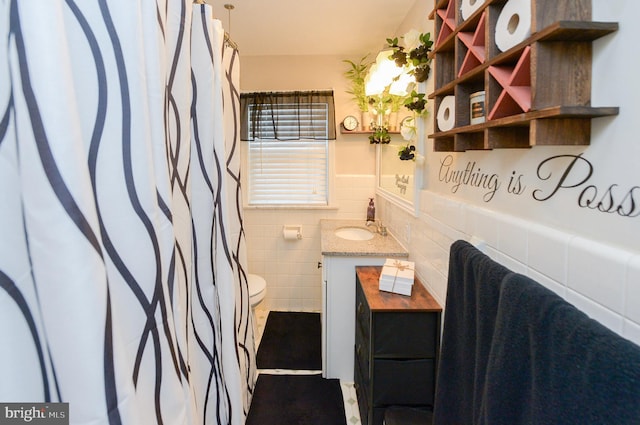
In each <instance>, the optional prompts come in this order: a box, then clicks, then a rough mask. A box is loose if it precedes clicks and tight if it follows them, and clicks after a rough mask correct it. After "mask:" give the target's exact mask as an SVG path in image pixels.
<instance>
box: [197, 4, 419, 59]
mask: <svg viewBox="0 0 640 425" xmlns="http://www.w3.org/2000/svg"><path fill="white" fill-rule="evenodd" d="M417 1H425V0H417ZM206 2H207V3H209V4H211V5H213V15H214V17H215V18H217V19H220V20H221V21H222V25H223V26H224V28H225V30H226V31H227V32H228V33H229V34H230V36H231V39H233V40H234V41H235V42H236V44H238V49H239V50H240V54H241V55H243V56H260V55H342V56H360V55H362V56H364V55H365V54H366V53H370V52H376V51H378V50H380V49H381V48H382V47H383V46H384V44H385V40H386V39H387V38H388V37H391V36H394V35H395V33H396V30H397V29H398V27H399V26H400V24H401V23H402V21H403V20H404V19H405V17H406V16H407V13H408V12H409V10H410V9H411V7H412V6H413V4H414V3H415V2H416V0H206ZM225 4H232V5H233V6H234V9H233V10H231V12H230V13H231V16H230V19H229V11H228V10H227V9H225V7H224V5H225ZM229 21H230V22H229Z"/></svg>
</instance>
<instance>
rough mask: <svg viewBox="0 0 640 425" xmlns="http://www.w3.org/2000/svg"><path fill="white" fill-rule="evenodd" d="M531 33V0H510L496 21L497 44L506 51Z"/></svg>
mask: <svg viewBox="0 0 640 425" xmlns="http://www.w3.org/2000/svg"><path fill="white" fill-rule="evenodd" d="M530 35H531V0H509V1H508V2H506V3H505V4H504V7H503V8H502V11H501V12H500V15H499V16H498V21H497V22H496V33H495V40H496V46H498V49H500V50H501V51H503V52H504V51H506V50H509V49H510V48H512V47H513V46H515V45H516V44H518V43H522V42H523V41H524V40H526V38H527V37H529V36H530Z"/></svg>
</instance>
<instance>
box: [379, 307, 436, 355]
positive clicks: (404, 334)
mask: <svg viewBox="0 0 640 425" xmlns="http://www.w3.org/2000/svg"><path fill="white" fill-rule="evenodd" d="M438 328H439V326H438V314H437V313H427V312H423V313H377V314H374V316H373V332H372V335H373V342H372V344H373V345H372V349H373V355H374V356H388V357H405V358H406V357H412V358H421V357H430V358H433V357H435V356H436V347H437V343H438V340H437V337H438V336H437V334H436V332H437V329H438Z"/></svg>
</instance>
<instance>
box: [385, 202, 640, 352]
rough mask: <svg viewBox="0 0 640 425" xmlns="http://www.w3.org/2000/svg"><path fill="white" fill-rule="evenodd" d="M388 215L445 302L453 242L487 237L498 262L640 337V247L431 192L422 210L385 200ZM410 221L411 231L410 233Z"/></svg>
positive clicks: (638, 340) (395, 232)
mask: <svg viewBox="0 0 640 425" xmlns="http://www.w3.org/2000/svg"><path fill="white" fill-rule="evenodd" d="M378 204H379V206H380V210H381V213H382V219H383V220H384V221H385V222H386V224H387V227H388V228H389V229H390V231H391V233H392V234H393V235H394V236H396V237H397V238H398V239H399V240H400V242H401V243H403V244H404V245H405V246H406V247H407V248H408V249H409V252H410V258H411V259H412V261H415V262H416V272H417V274H418V276H419V277H420V278H421V279H422V281H423V282H425V285H426V286H427V288H428V289H429V290H430V291H431V292H432V294H433V295H434V296H435V297H436V298H437V299H438V301H439V302H440V303H441V304H442V305H444V301H445V298H446V285H447V273H448V258H449V257H448V255H449V247H450V246H451V243H453V242H454V241H455V240H456V239H465V240H468V241H470V240H472V238H473V239H474V240H482V241H483V242H484V243H485V244H486V245H485V246H484V248H483V251H484V252H485V253H486V254H487V255H489V256H490V257H491V258H493V259H494V260H495V261H498V262H499V263H501V264H503V265H505V266H506V267H508V268H510V269H511V270H513V271H515V272H518V273H522V274H524V275H527V276H529V277H531V278H532V279H534V280H536V281H537V282H539V283H540V284H542V285H544V286H546V287H547V288H549V289H550V290H552V291H554V292H556V293H557V294H559V295H560V296H562V297H564V298H565V299H567V300H568V301H569V302H571V303H572V304H574V305H575V306H576V307H578V308H579V309H581V310H582V311H584V312H585V313H586V314H588V315H589V316H590V317H592V318H594V319H596V320H598V321H600V322H601V323H602V324H604V325H605V326H607V327H609V328H610V329H612V330H613V331H615V332H617V333H619V334H621V335H623V336H624V337H626V338H628V339H630V340H632V341H634V342H635V343H636V344H640V313H638V312H640V252H630V251H627V250H624V249H620V248H618V247H615V246H611V245H607V244H604V243H600V242H598V241H594V240H589V239H585V238H583V237H581V236H580V235H573V234H569V233H566V232H564V231H563V230H560V229H553V228H550V227H545V226H542V225H539V224H537V223H534V222H530V221H526V220H521V219H518V218H515V217H513V216H510V215H506V214H502V213H498V212H495V211H491V210H488V209H484V208H480V207H477V206H474V205H471V204H468V203H464V202H460V201H458V200H456V199H452V198H448V197H444V196H441V195H439V194H436V193H433V192H428V191H423V192H422V194H421V200H420V205H421V211H420V214H419V217H414V216H412V215H411V214H408V213H407V212H406V211H404V210H402V209H401V208H398V207H396V206H395V205H394V204H392V203H390V202H385V201H383V200H379V201H378ZM407 226H410V228H411V230H410V232H409V233H410V235H411V236H410V238H406V237H405V236H404V235H406V234H407V230H406V229H407Z"/></svg>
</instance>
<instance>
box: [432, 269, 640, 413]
mask: <svg viewBox="0 0 640 425" xmlns="http://www.w3.org/2000/svg"><path fill="white" fill-rule="evenodd" d="M501 286H502V287H501V292H500V302H499V307H498V316H497V319H496V329H495V333H494V335H493V343H492V347H491V352H490V355H489V362H488V365H487V375H486V381H485V388H484V391H483V394H482V398H483V402H482V411H481V416H480V420H479V421H478V422H472V421H463V422H460V423H461V424H462V423H464V424H471V423H479V424H491V425H500V424H505V425H507V424H508V425H516V424H531V425H542V424H562V425H572V424H575V425H591V424H593V425H595V424H597V425H607V424H610V425H638V424H640V347H638V346H637V345H635V344H633V343H632V342H630V341H628V340H626V339H624V338H622V337H620V336H619V335H617V334H615V333H614V332H612V331H611V330H609V329H607V328H605V327H604V326H603V325H601V324H600V323H598V322H596V321H595V320H593V319H590V318H589V317H587V316H586V315H585V314H584V313H582V312H581V311H579V310H578V309H576V308H575V307H574V306H572V305H571V304H569V303H568V302H566V301H565V300H564V299H562V298H561V297H559V296H558V295H556V294H555V293H553V292H551V291H549V290H548V289H546V288H544V287H543V286H541V285H540V284H538V283H537V282H535V281H533V280H531V279H529V278H527V277H525V276H522V275H519V274H509V275H507V276H506V277H505V279H504V281H503V282H502V285H501ZM436 423H439V422H436Z"/></svg>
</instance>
